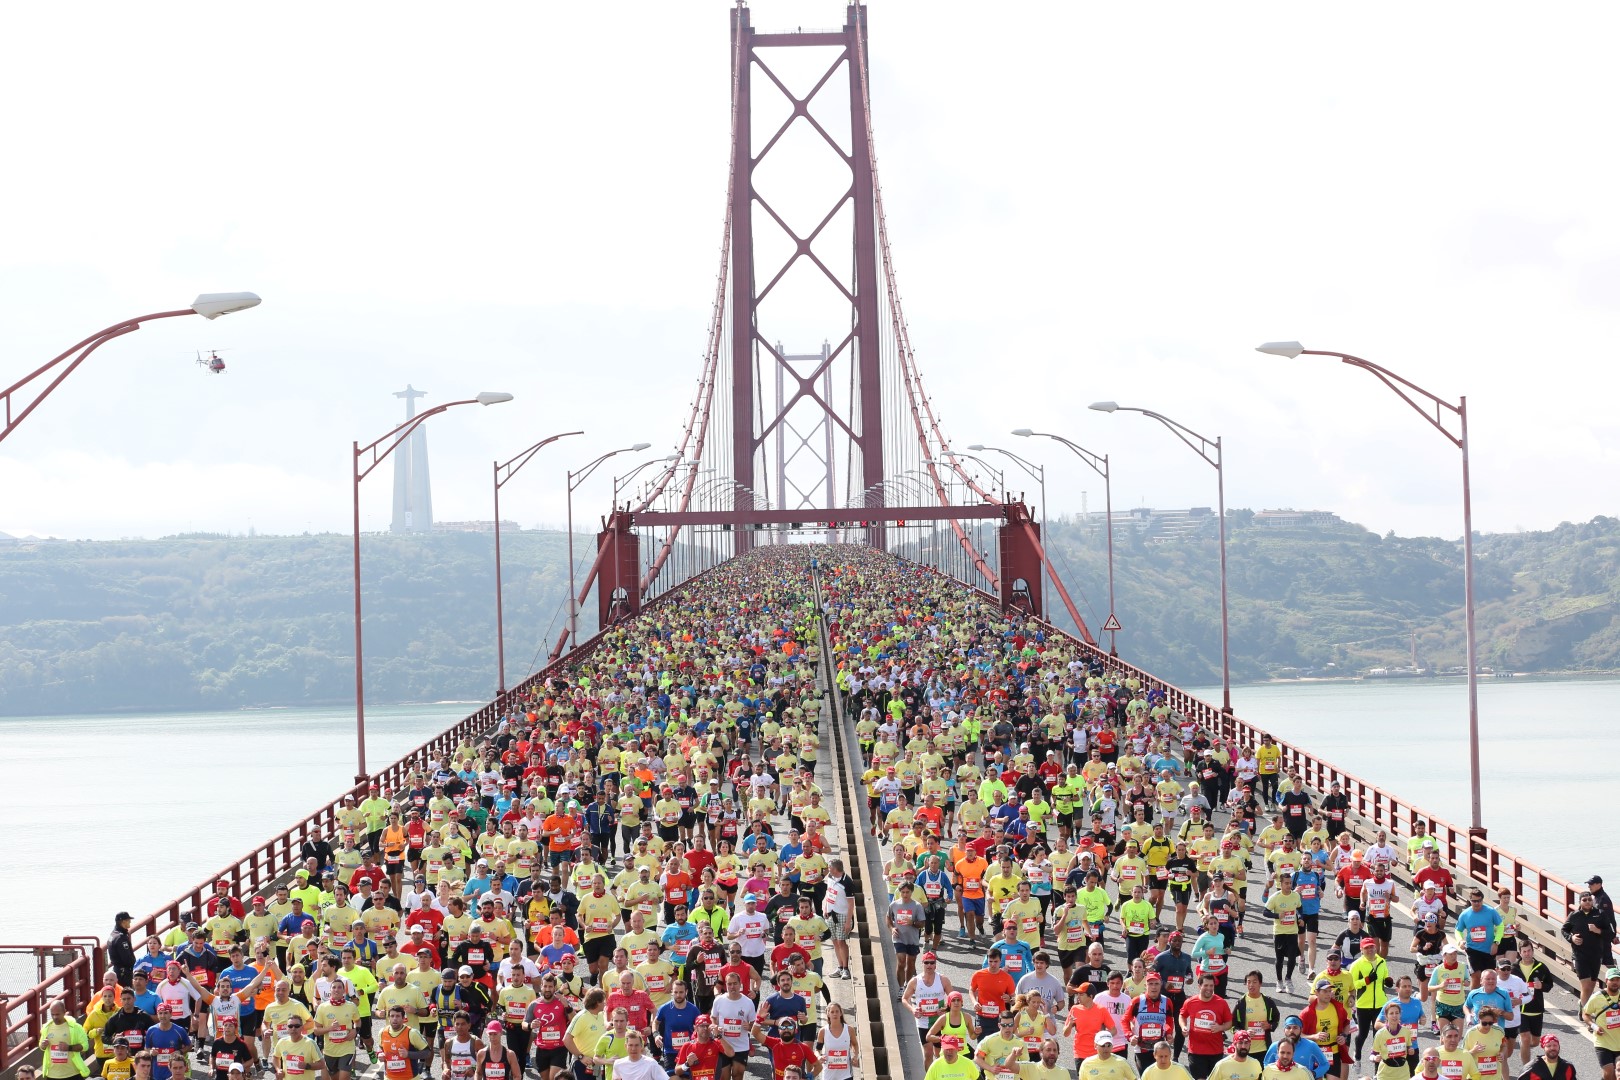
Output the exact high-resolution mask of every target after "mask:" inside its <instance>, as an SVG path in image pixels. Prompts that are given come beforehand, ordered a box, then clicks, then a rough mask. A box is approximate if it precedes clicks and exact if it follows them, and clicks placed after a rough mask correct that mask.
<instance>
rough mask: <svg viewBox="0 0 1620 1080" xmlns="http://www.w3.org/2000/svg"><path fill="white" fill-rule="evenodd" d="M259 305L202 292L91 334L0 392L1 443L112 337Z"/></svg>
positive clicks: (245, 295)
mask: <svg viewBox="0 0 1620 1080" xmlns="http://www.w3.org/2000/svg"><path fill="white" fill-rule="evenodd" d="M258 305H259V298H258V296H257V295H255V294H254V293H250V292H239V293H203V294H202V295H201V296H199V297H197V299H195V300H193V301H192V302H191V306H190V307H188V308H180V309H179V310H178V311H159V312H156V313H155V314H152V315H141V316H139V317H137V318H134V319H125V320H124V321H123V322H121V323H114V324H113V325H111V326H109V327H107V328H106V329H105V330H101V331H98V332H96V333H94V334H91V335H90V336H89V337H87V338H85V339H84V340H83V341H81V342H79V343H78V344H77V345H75V346H73V347H72V348H71V349H68V350H67V351H66V352H64V353H62V354H61V355H60V356H57V357H56V358H55V359H53V360H51V361H49V362H47V363H45V364H42V365H41V366H39V367H37V368H35V369H34V370H33V371H30V372H29V373H28V374H27V375H24V376H23V377H22V378H20V379H18V380H17V381H16V382H14V383H12V384H11V385H10V386H8V387H6V388H5V389H4V390H0V399H3V400H4V401H5V412H6V422H5V427H4V428H0V441H4V439H5V437H6V436H7V435H10V434H11V433H12V431H14V430H15V429H16V428H17V425H19V424H21V423H22V422H23V420H24V419H26V418H27V416H28V414H29V413H31V412H33V411H34V410H35V409H36V408H38V407H39V403H40V402H42V401H44V400H45V398H46V397H47V396H49V394H50V392H51V391H52V390H55V389H56V388H57V387H58V386H60V385H61V383H62V380H63V379H65V378H67V377H68V376H69V375H71V374H73V369H74V368H76V367H78V366H79V365H80V364H82V363H84V361H85V359H86V358H87V357H89V355H90V354H91V353H93V352H95V351H96V350H97V349H99V348H101V346H103V345H105V344H107V342H109V341H111V340H112V339H113V338H116V337H123V336H124V335H125V334H133V333H134V332H135V331H137V330H139V329H140V328H141V325H142V324H143V323H149V322H152V321H153V320H156V319H172V318H175V317H176V316H179V315H201V316H202V317H203V318H205V319H217V318H219V317H220V316H221V315H229V314H230V313H231V312H233V311H246V310H247V309H248V308H250V307H257V306H258ZM75 354H77V355H75ZM70 356H71V357H73V359H72V360H68V357H70ZM64 362H66V363H67V367H66V368H65V369H64V370H63V371H62V372H61V373H60V374H58V375H57V376H56V378H54V379H52V380H51V381H50V383H49V384H48V385H46V387H45V389H43V390H41V391H40V392H39V393H37V394H35V395H34V396H33V398H31V399H30V400H29V401H28V403H27V404H25V405H24V406H23V407H22V410H21V411H20V412H17V413H15V414H14V413H13V412H12V409H11V397H12V395H13V394H15V393H16V392H17V391H18V390H21V389H22V388H23V387H24V386H27V385H28V384H29V383H31V382H33V381H34V380H35V379H37V378H39V377H40V376H42V375H44V374H45V373H46V372H47V371H50V370H51V369H52V368H54V367H56V366H57V365H58V364H61V363H64Z"/></svg>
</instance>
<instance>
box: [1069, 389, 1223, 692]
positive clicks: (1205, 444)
mask: <svg viewBox="0 0 1620 1080" xmlns="http://www.w3.org/2000/svg"><path fill="white" fill-rule="evenodd" d="M1091 408H1092V409H1094V410H1096V411H1097V412H1105V413H1114V412H1133V413H1141V414H1142V415H1143V416H1147V417H1151V418H1153V419H1154V420H1157V421H1158V422H1159V423H1161V424H1163V425H1164V426H1165V427H1167V428H1169V429H1170V431H1171V433H1172V434H1174V435H1175V437H1176V438H1178V439H1180V440H1181V441H1182V442H1184V443H1186V444H1187V446H1188V448H1189V449H1191V450H1192V452H1193V453H1195V454H1197V455H1198V456H1199V457H1201V458H1203V459H1204V461H1205V463H1206V464H1208V465H1211V466H1213V467H1214V469H1215V501H1216V506H1215V515H1216V518H1217V524H1218V525H1219V527H1220V536H1221V712H1223V713H1230V712H1231V711H1232V653H1231V641H1230V623H1229V622H1228V620H1227V615H1226V470H1225V469H1224V468H1223V467H1222V463H1221V439H1220V436H1218V435H1217V436H1216V437H1215V438H1213V439H1210V438H1206V437H1205V436H1203V435H1200V434H1198V432H1196V431H1194V430H1193V429H1192V428H1190V427H1188V426H1187V425H1185V424H1180V423H1177V422H1176V421H1174V420H1172V419H1170V418H1169V417H1168V416H1165V415H1164V414H1163V413H1156V412H1154V411H1153V410H1152V409H1133V408H1130V407H1127V406H1125V405H1120V404H1118V403H1117V402H1113V401H1094V402H1092V403H1091ZM1194 439H1196V440H1198V441H1197V442H1196V443H1194V441H1193V440H1194ZM1212 452H1213V453H1212ZM1113 531H1114V514H1113V508H1112V505H1110V507H1109V512H1108V532H1109V536H1110V537H1112V536H1113Z"/></svg>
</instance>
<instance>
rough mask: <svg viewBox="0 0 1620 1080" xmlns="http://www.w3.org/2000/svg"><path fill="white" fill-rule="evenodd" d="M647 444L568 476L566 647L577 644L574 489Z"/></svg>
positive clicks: (623, 449) (625, 449) (610, 453)
mask: <svg viewBox="0 0 1620 1080" xmlns="http://www.w3.org/2000/svg"><path fill="white" fill-rule="evenodd" d="M651 445H652V443H649V442H638V443H636V444H635V445H634V446H621V447H619V449H617V450H609V451H608V452H607V453H605V454H603V455H602V456H601V457H599V458H597V459H596V460H595V461H593V462H591V463H590V464H589V465H587V466H585V467H584V468H583V469H575V470H573V471H571V472H569V474H568V647H569V648H570V649H572V648H574V647H575V646H577V645H578V644H579V597H578V595H577V594H576V593H575V591H574V489H575V488H577V487H579V485H581V484H583V483H584V482H585V481H586V480H587V479H589V478H590V475H591V473H593V472H595V471H596V467H597V466H598V465H600V464H602V462H604V461H606V460H607V459H608V458H610V457H613V456H614V455H616V454H625V453H630V454H633V453H637V452H638V451H641V450H645V449H647V447H649V446H651Z"/></svg>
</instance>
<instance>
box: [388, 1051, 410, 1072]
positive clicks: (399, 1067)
mask: <svg viewBox="0 0 1620 1080" xmlns="http://www.w3.org/2000/svg"><path fill="white" fill-rule="evenodd" d="M383 1070H384V1071H385V1072H386V1073H387V1074H388V1075H389V1076H404V1075H406V1074H407V1073H409V1072H410V1071H411V1062H410V1059H409V1058H407V1057H405V1056H404V1055H403V1054H389V1055H388V1056H387V1057H385V1058H383Z"/></svg>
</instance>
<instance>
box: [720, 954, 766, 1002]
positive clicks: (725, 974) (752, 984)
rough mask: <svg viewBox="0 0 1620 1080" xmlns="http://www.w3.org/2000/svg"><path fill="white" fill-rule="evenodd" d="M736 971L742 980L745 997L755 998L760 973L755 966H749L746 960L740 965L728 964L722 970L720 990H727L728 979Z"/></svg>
mask: <svg viewBox="0 0 1620 1080" xmlns="http://www.w3.org/2000/svg"><path fill="white" fill-rule="evenodd" d="M734 971H735V972H736V973H737V975H738V976H739V977H740V978H741V979H742V993H743V997H750V998H751V997H753V996H754V991H755V989H757V988H758V986H759V972H757V971H755V970H754V968H753V965H751V964H749V963H748V962H747V961H746V960H745V961H743V962H742V963H740V964H727V965H726V966H725V967H723V968H721V969H720V981H719V987H718V988H719V989H720V990H722V991H724V990H725V986H726V979H727V978H729V977H730V976H731V973H732V972H734Z"/></svg>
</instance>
